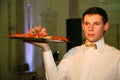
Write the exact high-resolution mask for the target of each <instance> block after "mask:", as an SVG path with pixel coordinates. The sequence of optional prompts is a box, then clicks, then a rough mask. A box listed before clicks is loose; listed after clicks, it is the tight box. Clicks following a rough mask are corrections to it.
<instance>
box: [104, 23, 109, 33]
mask: <svg viewBox="0 0 120 80" xmlns="http://www.w3.org/2000/svg"><path fill="white" fill-rule="evenodd" d="M108 28H109V23H108V22H107V23H105V26H104V30H105V31H107V30H108Z"/></svg>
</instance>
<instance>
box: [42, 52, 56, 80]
mask: <svg viewBox="0 0 120 80" xmlns="http://www.w3.org/2000/svg"><path fill="white" fill-rule="evenodd" d="M43 57H44V64H45V70H46V78H47V80H57V66H56V64H55V61H54V58H53V55H52V52H51V50H49V51H45V52H43Z"/></svg>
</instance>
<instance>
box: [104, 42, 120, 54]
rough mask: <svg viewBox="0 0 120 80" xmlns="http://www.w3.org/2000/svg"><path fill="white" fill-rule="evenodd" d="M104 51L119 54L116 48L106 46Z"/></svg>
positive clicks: (119, 51)
mask: <svg viewBox="0 0 120 80" xmlns="http://www.w3.org/2000/svg"><path fill="white" fill-rule="evenodd" d="M106 50H107V51H110V52H115V53H120V50H119V49H117V48H116V47H113V46H111V45H108V44H107V45H106Z"/></svg>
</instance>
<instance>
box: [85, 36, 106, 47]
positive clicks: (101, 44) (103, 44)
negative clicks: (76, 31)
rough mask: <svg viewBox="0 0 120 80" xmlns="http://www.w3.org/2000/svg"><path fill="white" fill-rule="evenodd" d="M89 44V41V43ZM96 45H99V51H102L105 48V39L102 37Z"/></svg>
mask: <svg viewBox="0 0 120 80" xmlns="http://www.w3.org/2000/svg"><path fill="white" fill-rule="evenodd" d="M87 42H89V41H87ZM94 44H96V45H97V49H100V48H102V47H103V46H105V41H104V38H103V37H102V38H101V39H100V40H98V41H97V42H94Z"/></svg>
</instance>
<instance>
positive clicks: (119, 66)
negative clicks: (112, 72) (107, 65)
mask: <svg viewBox="0 0 120 80" xmlns="http://www.w3.org/2000/svg"><path fill="white" fill-rule="evenodd" d="M116 71H117V73H116V75H117V79H116V80H120V59H119V61H118V66H117V69H116Z"/></svg>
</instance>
